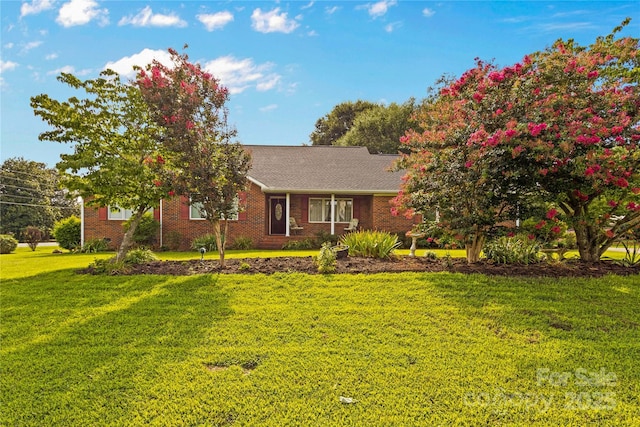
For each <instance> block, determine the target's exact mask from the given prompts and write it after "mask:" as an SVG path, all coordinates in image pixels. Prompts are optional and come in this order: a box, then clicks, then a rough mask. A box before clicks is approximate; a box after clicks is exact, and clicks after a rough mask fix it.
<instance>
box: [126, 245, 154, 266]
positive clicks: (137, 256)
mask: <svg viewBox="0 0 640 427" xmlns="http://www.w3.org/2000/svg"><path fill="white" fill-rule="evenodd" d="M157 260H158V257H157V256H156V255H155V254H154V253H153V252H152V251H150V250H149V249H133V250H130V251H129V252H127V255H125V257H124V263H125V264H127V265H135V264H144V263H145V262H150V261H157Z"/></svg>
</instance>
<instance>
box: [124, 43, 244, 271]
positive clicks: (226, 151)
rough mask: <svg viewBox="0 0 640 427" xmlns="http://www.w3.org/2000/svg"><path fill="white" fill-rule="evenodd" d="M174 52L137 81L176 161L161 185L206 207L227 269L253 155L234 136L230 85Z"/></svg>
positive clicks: (161, 138) (158, 135)
mask: <svg viewBox="0 0 640 427" xmlns="http://www.w3.org/2000/svg"><path fill="white" fill-rule="evenodd" d="M185 47H186V46H185ZM169 53H170V55H171V59H172V62H173V64H172V66H166V65H163V64H162V63H160V62H158V61H153V62H152V63H151V64H149V65H148V66H147V67H146V68H145V69H139V71H138V76H137V79H136V82H135V84H136V87H137V88H139V90H140V92H141V94H142V96H143V98H144V100H145V102H146V103H147V104H148V105H149V106H150V109H151V112H152V114H151V117H152V120H153V122H154V124H155V126H156V129H157V130H158V132H157V133H156V138H157V139H158V141H159V142H160V143H161V145H162V147H163V149H164V150H166V151H167V152H168V155H169V157H170V159H171V166H172V167H171V169H170V170H169V169H168V170H167V175H166V176H165V177H164V179H162V180H160V181H159V182H158V183H157V184H158V185H159V186H160V187H163V186H165V185H171V187H172V189H173V191H175V193H176V194H177V195H184V196H187V197H189V198H190V200H191V203H192V204H197V206H199V207H200V209H201V211H202V213H203V214H204V216H205V217H206V218H207V220H208V221H209V222H210V223H211V225H212V228H213V232H214V234H215V237H216V244H217V249H218V253H219V256H220V265H221V266H222V267H224V265H225V261H224V255H225V240H226V239H225V236H226V234H227V228H228V219H229V218H232V217H233V216H234V215H235V214H237V210H238V209H239V208H240V209H242V207H241V206H240V207H239V206H238V200H237V196H238V193H239V192H240V191H242V190H243V189H244V187H245V185H246V175H247V172H248V170H249V167H250V156H249V154H248V153H247V152H246V151H245V150H244V149H243V148H242V146H241V145H240V144H239V143H237V142H232V140H231V139H232V138H233V137H234V136H235V135H236V132H235V130H233V129H230V128H229V126H228V123H227V109H226V107H225V104H226V102H227V100H228V99H229V92H228V90H227V88H226V87H224V86H222V85H221V84H220V82H219V80H218V79H216V78H215V77H214V76H212V75H211V74H209V73H207V72H206V71H204V70H203V69H202V68H201V67H200V65H199V64H193V63H191V62H189V57H188V56H187V55H186V54H179V53H178V52H177V51H175V50H173V49H169Z"/></svg>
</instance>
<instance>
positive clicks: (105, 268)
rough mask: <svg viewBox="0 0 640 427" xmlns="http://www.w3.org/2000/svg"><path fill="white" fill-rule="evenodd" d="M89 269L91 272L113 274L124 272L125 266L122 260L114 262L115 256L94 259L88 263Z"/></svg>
mask: <svg viewBox="0 0 640 427" xmlns="http://www.w3.org/2000/svg"><path fill="white" fill-rule="evenodd" d="M89 270H90V271H91V272H92V273H93V274H109V275H115V274H119V273H123V272H126V266H125V264H124V262H122V261H120V262H116V259H115V258H111V259H96V260H94V261H93V262H92V263H91V264H89Z"/></svg>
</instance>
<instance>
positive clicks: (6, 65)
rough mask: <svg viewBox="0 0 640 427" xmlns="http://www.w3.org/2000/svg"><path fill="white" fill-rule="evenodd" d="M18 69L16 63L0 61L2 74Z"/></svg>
mask: <svg viewBox="0 0 640 427" xmlns="http://www.w3.org/2000/svg"><path fill="white" fill-rule="evenodd" d="M17 67H18V63H17V62H13V61H3V60H2V59H0V73H4V72H5V71H11V70H15V69H16V68H17Z"/></svg>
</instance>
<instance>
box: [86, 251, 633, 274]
mask: <svg viewBox="0 0 640 427" xmlns="http://www.w3.org/2000/svg"><path fill="white" fill-rule="evenodd" d="M404 271H412V272H454V273H463V274H473V273H478V274H486V275H491V276H520V277H602V276H605V275H607V274H617V275H621V276H626V275H632V274H639V273H640V268H638V267H624V266H622V265H619V264H617V263H615V262H614V261H609V260H607V261H601V262H599V263H596V264H587V263H583V262H581V261H578V260H568V261H563V262H552V263H547V262H540V263H535V264H529V265H522V264H494V263H490V262H487V261H482V262H479V263H476V264H467V262H466V260H464V259H460V258H440V259H435V260H433V259H427V258H423V257H415V258H412V257H407V256H404V257H399V258H395V259H389V260H383V259H374V258H360V257H347V258H344V259H339V260H338V261H337V268H336V273H338V274H349V273H350V274H357V273H365V274H368V273H383V272H404ZM80 272H81V273H89V274H91V273H92V270H91V269H84V270H81V271H80ZM286 272H299V273H310V274H314V273H317V268H316V267H315V266H314V265H313V259H312V257H273V258H244V259H242V258H233V259H227V260H226V266H225V268H224V269H221V268H220V266H219V261H218V260H217V259H205V260H203V261H201V260H188V261H154V262H150V263H145V264H139V265H135V266H131V267H129V268H128V269H127V271H126V272H124V273H122V274H165V275H174V276H186V275H192V274H206V273H232V274H243V273H244V274H256V273H263V274H273V273H286Z"/></svg>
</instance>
